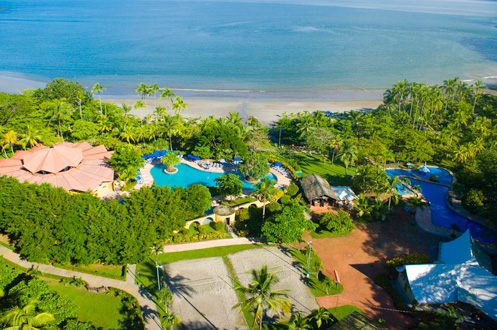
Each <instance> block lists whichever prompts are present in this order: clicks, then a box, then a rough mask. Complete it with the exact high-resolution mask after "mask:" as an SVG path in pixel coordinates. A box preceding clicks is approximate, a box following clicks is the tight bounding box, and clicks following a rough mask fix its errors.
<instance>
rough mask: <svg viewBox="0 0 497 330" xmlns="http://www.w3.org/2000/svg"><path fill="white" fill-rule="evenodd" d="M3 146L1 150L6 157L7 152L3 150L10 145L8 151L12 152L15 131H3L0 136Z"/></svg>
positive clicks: (15, 139)
mask: <svg viewBox="0 0 497 330" xmlns="http://www.w3.org/2000/svg"><path fill="white" fill-rule="evenodd" d="M1 143H2V145H3V147H2V151H3V152H4V153H5V157H6V158H8V156H7V153H6V152H5V149H7V147H10V151H11V152H12V155H13V154H14V144H16V143H17V133H16V132H15V131H14V130H10V131H8V132H7V133H5V134H4V135H3V136H2V141H1Z"/></svg>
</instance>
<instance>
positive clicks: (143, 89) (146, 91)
mask: <svg viewBox="0 0 497 330" xmlns="http://www.w3.org/2000/svg"><path fill="white" fill-rule="evenodd" d="M136 91H137V92H138V94H139V95H140V96H141V97H142V100H145V98H146V97H147V96H150V94H151V91H150V87H148V86H147V85H145V84H144V83H140V84H139V85H138V88H137V89H136Z"/></svg>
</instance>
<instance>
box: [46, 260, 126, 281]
mask: <svg viewBox="0 0 497 330" xmlns="http://www.w3.org/2000/svg"><path fill="white" fill-rule="evenodd" d="M52 266H54V267H58V268H63V269H67V270H73V271H76V272H81V273H86V274H91V275H97V276H102V277H107V278H112V279H116V280H121V281H125V280H126V266H107V265H97V264H93V265H71V264H59V263H53V264H52Z"/></svg>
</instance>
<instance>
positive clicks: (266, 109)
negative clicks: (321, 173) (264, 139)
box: [104, 98, 382, 126]
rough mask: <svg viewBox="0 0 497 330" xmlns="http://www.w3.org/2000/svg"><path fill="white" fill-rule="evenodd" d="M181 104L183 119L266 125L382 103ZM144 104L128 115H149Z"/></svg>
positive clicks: (149, 106) (149, 105) (152, 106)
mask: <svg viewBox="0 0 497 330" xmlns="http://www.w3.org/2000/svg"><path fill="white" fill-rule="evenodd" d="M138 100H139V98H136V99H132V98H126V99H104V101H105V102H108V103H114V104H117V105H118V106H121V104H123V103H125V104H128V105H133V104H135V103H136V101H138ZM184 102H185V103H186V104H188V109H187V110H184V111H181V115H182V116H183V117H186V118H188V117H192V118H196V117H209V116H214V117H215V118H220V117H226V116H228V115H229V114H230V113H232V112H238V113H240V116H241V117H242V118H249V117H251V116H254V117H255V118H257V119H258V120H259V121H260V122H261V124H262V125H265V126H270V125H271V124H273V123H274V122H275V121H278V120H279V119H280V118H281V117H282V116H283V114H284V113H285V112H286V113H287V114H291V113H292V112H293V113H297V112H302V111H306V110H308V111H310V112H314V111H315V110H320V111H323V112H324V113H325V114H327V115H329V114H331V113H341V112H347V111H351V110H361V111H368V110H371V109H376V108H377V107H378V106H379V105H380V104H381V103H382V100H354V101H321V102H310V101H302V102H297V101H288V102H269V101H268V102H260V101H225V100H188V99H184ZM146 104H147V108H146V109H139V110H133V111H131V113H132V114H133V115H136V116H141V117H145V116H147V115H149V114H152V113H153V112H154V109H155V104H156V103H155V102H154V100H153V99H147V100H146ZM157 105H162V106H164V107H166V106H167V107H168V108H169V109H170V108H171V103H170V102H167V101H165V100H157ZM170 113H171V114H172V113H174V112H173V111H170Z"/></svg>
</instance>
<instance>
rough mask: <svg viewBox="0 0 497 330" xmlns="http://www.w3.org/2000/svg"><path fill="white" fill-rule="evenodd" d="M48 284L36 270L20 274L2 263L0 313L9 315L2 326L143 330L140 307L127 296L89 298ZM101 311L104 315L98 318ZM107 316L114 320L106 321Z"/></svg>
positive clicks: (0, 272) (78, 290)
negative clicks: (38, 275) (0, 311)
mask: <svg viewBox="0 0 497 330" xmlns="http://www.w3.org/2000/svg"><path fill="white" fill-rule="evenodd" d="M63 280H69V281H64V283H68V282H75V283H79V282H78V281H74V280H72V279H67V278H64V279H63ZM49 282H50V283H52V284H49V283H48V282H47V281H45V280H42V279H40V278H38V277H37V272H36V270H28V271H27V272H23V271H21V270H18V269H16V268H13V267H11V266H10V265H9V264H8V263H6V262H5V261H4V260H3V259H1V260H0V288H1V292H2V295H1V297H0V309H1V310H2V312H3V315H4V316H5V315H9V317H5V318H2V321H1V322H2V323H3V325H4V326H6V325H11V326H20V327H22V323H24V324H26V323H28V322H31V324H32V325H34V326H36V324H38V326H39V327H41V326H43V325H45V327H44V328H45V329H65V330H83V329H86V330H92V329H95V330H96V329H97V327H105V328H126V329H143V321H142V319H141V313H140V309H139V306H138V304H137V302H136V300H135V299H134V298H133V297H131V296H129V295H128V294H126V293H120V292H117V291H111V292H110V293H109V294H91V293H88V292H85V289H77V288H74V287H67V286H64V284H58V283H57V282H56V281H55V280H52V279H49ZM83 283H84V281H83ZM113 295H117V296H118V297H117V298H114V297H113ZM95 310H98V311H99V313H95ZM101 311H106V313H105V314H100V313H101ZM98 314H99V315H98ZM103 315H105V317H103ZM109 316H113V317H112V318H111V319H109ZM26 326H27V325H26Z"/></svg>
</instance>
